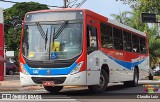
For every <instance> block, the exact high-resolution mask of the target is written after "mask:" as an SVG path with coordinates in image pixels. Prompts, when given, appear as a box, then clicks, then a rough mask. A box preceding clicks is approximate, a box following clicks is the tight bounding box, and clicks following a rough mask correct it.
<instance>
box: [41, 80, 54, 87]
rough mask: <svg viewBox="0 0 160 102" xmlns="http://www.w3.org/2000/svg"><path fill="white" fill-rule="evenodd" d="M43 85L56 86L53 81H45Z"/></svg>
mask: <svg viewBox="0 0 160 102" xmlns="http://www.w3.org/2000/svg"><path fill="white" fill-rule="evenodd" d="M43 86H54V82H53V81H43Z"/></svg>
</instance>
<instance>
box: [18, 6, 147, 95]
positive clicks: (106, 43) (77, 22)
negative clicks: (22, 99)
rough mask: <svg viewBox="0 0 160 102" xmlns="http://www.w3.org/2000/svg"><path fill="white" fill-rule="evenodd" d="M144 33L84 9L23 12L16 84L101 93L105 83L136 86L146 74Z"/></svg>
mask: <svg viewBox="0 0 160 102" xmlns="http://www.w3.org/2000/svg"><path fill="white" fill-rule="evenodd" d="M148 69H149V52H148V42H147V36H146V34H144V33H142V32H140V31H137V30H135V29H133V28H130V27H128V26H125V25H123V24H120V23H118V22H114V21H111V20H109V19H108V18H107V17H104V16H102V15H99V14H97V13H95V12H92V11H90V10H86V9H58V10H41V11H33V12H29V13H27V14H26V16H25V18H24V23H23V29H22V39H21V46H20V80H21V84H22V86H30V85H43V86H44V88H45V89H46V90H47V91H49V92H53V93H54V92H58V91H60V90H61V89H62V88H63V86H68V85H75V86H77V85H78V86H80V85H83V86H84V85H85V86H88V87H89V89H90V90H92V91H93V92H103V91H105V89H106V88H107V85H108V83H114V82H124V84H125V85H130V86H137V84H138V79H142V78H144V77H146V76H148Z"/></svg>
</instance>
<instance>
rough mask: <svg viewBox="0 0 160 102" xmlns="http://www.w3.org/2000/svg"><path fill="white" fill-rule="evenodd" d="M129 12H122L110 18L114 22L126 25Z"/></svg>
mask: <svg viewBox="0 0 160 102" xmlns="http://www.w3.org/2000/svg"><path fill="white" fill-rule="evenodd" d="M128 13H129V12H128V11H124V12H120V13H119V14H111V16H112V17H114V18H115V20H116V21H118V22H120V23H122V24H125V25H126V23H127V20H128V19H127V14H128Z"/></svg>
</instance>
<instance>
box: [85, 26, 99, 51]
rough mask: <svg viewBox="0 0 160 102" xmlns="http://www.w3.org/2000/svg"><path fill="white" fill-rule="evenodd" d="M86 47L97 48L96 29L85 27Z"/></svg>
mask: <svg viewBox="0 0 160 102" xmlns="http://www.w3.org/2000/svg"><path fill="white" fill-rule="evenodd" d="M87 47H93V48H97V29H96V27H93V26H89V25H88V26H87Z"/></svg>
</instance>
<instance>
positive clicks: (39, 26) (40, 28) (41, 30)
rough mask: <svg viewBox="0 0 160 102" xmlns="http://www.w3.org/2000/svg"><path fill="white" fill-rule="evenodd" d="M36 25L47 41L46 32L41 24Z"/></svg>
mask: <svg viewBox="0 0 160 102" xmlns="http://www.w3.org/2000/svg"><path fill="white" fill-rule="evenodd" d="M36 25H37V28H38V30H39V32H40V34H41V36H42V38H43V39H45V38H46V34H45V32H44V30H43V29H42V26H41V25H40V24H39V22H36Z"/></svg>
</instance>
